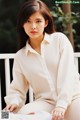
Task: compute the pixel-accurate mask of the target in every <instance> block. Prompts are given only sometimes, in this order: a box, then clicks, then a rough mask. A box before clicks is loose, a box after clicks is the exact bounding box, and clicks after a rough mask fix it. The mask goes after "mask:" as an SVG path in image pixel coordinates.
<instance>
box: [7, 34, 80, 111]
mask: <svg viewBox="0 0 80 120" xmlns="http://www.w3.org/2000/svg"><path fill="white" fill-rule="evenodd" d="M29 85H31V87H32V88H33V91H34V94H35V100H45V101H47V102H49V103H51V104H56V107H63V108H65V109H66V108H67V106H68V105H69V104H70V103H71V100H72V99H75V98H77V97H80V81H79V74H78V73H77V72H76V70H75V67H74V54H73V48H72V45H71V43H70V42H69V40H68V38H67V37H66V36H65V35H64V34H62V33H59V32H55V33H53V34H51V35H48V34H45V36H44V40H43V41H42V43H41V55H40V54H39V53H37V52H36V51H35V50H34V49H32V48H31V46H30V45H29V43H28V42H27V43H26V46H25V47H24V48H22V49H21V50H19V51H18V52H17V53H16V56H15V59H14V66H13V81H12V83H11V85H10V88H9V94H8V96H6V97H5V102H6V103H7V104H8V103H16V104H18V105H23V104H24V103H25V99H26V93H27V91H28V88H29Z"/></svg>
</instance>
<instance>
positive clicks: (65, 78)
mask: <svg viewBox="0 0 80 120" xmlns="http://www.w3.org/2000/svg"><path fill="white" fill-rule="evenodd" d="M74 80H75V79H74V54H73V48H72V46H71V44H70V42H69V40H68V39H67V37H66V36H65V35H63V34H62V36H61V43H60V62H59V66H58V74H57V94H58V98H57V103H56V107H62V108H64V109H67V106H68V105H69V104H70V103H71V100H72V95H73V87H74Z"/></svg>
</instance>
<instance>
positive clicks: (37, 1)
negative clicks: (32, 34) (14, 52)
mask: <svg viewBox="0 0 80 120" xmlns="http://www.w3.org/2000/svg"><path fill="white" fill-rule="evenodd" d="M35 12H39V13H41V15H42V16H43V17H44V19H45V20H48V25H47V27H46V28H45V29H44V33H45V32H46V33H48V34H51V33H53V32H54V31H55V29H54V24H53V18H52V16H51V14H50V10H49V8H48V7H47V5H46V4H45V3H44V2H42V1H41V0H27V1H26V2H24V4H23V5H22V7H21V9H20V13H19V17H18V21H17V31H18V35H19V49H21V48H22V47H24V46H25V45H26V41H27V39H28V38H29V36H28V35H27V34H26V33H25V31H24V29H23V24H24V23H25V22H26V21H27V20H28V19H29V17H30V16H31V15H32V14H33V13H35Z"/></svg>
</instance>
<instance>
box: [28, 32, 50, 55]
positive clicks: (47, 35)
mask: <svg viewBox="0 0 80 120" xmlns="http://www.w3.org/2000/svg"><path fill="white" fill-rule="evenodd" d="M42 42H43V43H44V44H50V42H51V41H50V35H49V34H47V33H45V35H44V39H43V41H42ZM29 52H33V53H35V51H34V50H33V49H32V48H31V46H30V45H29V42H28V40H27V42H26V54H27V55H28V53H29Z"/></svg>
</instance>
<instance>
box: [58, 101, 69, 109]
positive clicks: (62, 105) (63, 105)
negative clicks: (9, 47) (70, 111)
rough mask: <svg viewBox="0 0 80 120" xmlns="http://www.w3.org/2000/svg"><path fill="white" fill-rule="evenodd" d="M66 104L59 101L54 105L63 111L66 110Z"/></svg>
mask: <svg viewBox="0 0 80 120" xmlns="http://www.w3.org/2000/svg"><path fill="white" fill-rule="evenodd" d="M67 106H68V103H67V102H65V101H64V100H59V101H57V103H56V107H61V108H64V109H65V110H66V109H67Z"/></svg>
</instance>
